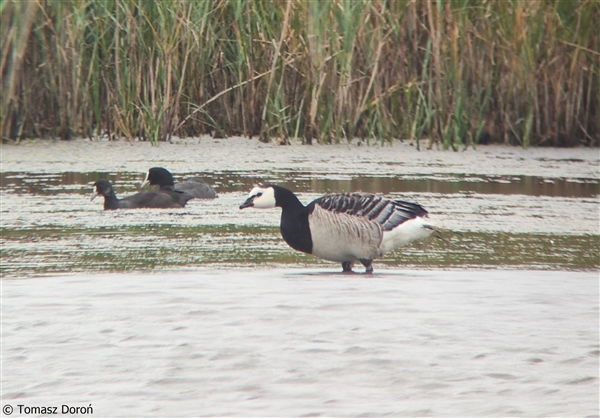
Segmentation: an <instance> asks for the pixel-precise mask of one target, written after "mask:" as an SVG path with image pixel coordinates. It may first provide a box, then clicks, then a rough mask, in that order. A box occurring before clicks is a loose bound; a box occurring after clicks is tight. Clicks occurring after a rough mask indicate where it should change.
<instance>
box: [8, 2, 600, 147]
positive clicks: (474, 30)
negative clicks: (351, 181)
mask: <svg viewBox="0 0 600 418" xmlns="http://www.w3.org/2000/svg"><path fill="white" fill-rule="evenodd" d="M0 14H1V16H0V36H1V39H0V42H1V46H2V47H1V48H0V71H1V72H2V75H3V76H2V95H1V97H0V135H1V136H2V138H11V139H17V140H18V139H20V138H21V137H23V136H40V137H46V136H54V137H60V138H69V137H71V136H87V137H90V138H92V139H93V138H98V137H100V136H102V135H109V136H111V137H118V138H126V139H128V140H130V141H132V140H134V139H136V138H141V139H145V140H148V141H152V142H153V143H157V142H159V141H164V140H168V139H169V138H170V137H171V136H172V135H177V136H190V135H199V134H205V133H212V134H213V135H215V136H220V137H223V136H229V135H247V136H258V137H259V138H260V139H261V140H263V141H271V140H277V141H279V142H281V143H285V142H287V141H288V140H289V139H290V138H300V139H301V140H302V141H303V142H305V143H311V142H312V141H315V140H316V141H318V142H321V143H337V142H341V141H351V140H353V139H354V138H360V139H361V140H364V141H366V142H369V143H370V142H375V143H386V142H392V141H394V140H396V139H401V140H410V141H414V143H415V145H416V146H418V147H420V146H421V145H422V144H423V143H426V146H427V147H428V148H430V147H434V146H435V147H443V148H445V149H454V150H459V149H463V148H465V147H469V146H476V145H477V144H478V143H479V142H480V141H481V142H482V141H485V142H495V143H503V144H518V145H521V146H523V147H528V146H531V145H562V146H572V145H581V144H583V145H599V144H600V139H599V137H600V65H599V62H600V52H599V51H600V40H599V39H600V36H599V35H598V30H597V28H598V27H600V5H599V3H598V2H596V1H594V0H579V1H572V0H532V1H516V0H515V1H491V0H484V1H480V0H445V1H444V0H433V1H420V2H408V1H387V0H321V1H307V0H277V1H266V0H256V1H243V0H203V1H182V0H173V1H168V2H151V1H145V0H128V1H124V0H46V1H38V2H23V1H18V0H0ZM423 141H425V142H423Z"/></svg>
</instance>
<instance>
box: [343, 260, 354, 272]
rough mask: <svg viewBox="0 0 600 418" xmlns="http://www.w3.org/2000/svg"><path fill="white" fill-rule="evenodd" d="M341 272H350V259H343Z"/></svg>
mask: <svg viewBox="0 0 600 418" xmlns="http://www.w3.org/2000/svg"><path fill="white" fill-rule="evenodd" d="M342 269H343V270H342V273H352V262H351V261H344V262H343V263H342Z"/></svg>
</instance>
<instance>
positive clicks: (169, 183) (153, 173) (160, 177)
mask: <svg viewBox="0 0 600 418" xmlns="http://www.w3.org/2000/svg"><path fill="white" fill-rule="evenodd" d="M149 184H150V185H155V184H158V185H159V186H160V187H173V186H175V180H174V179H173V175H172V174H171V172H169V170H167V169H166V168H163V167H152V168H151V169H150V170H148V173H147V174H146V178H145V179H144V181H143V182H142V185H141V187H142V188H144V187H146V186H147V185H149Z"/></svg>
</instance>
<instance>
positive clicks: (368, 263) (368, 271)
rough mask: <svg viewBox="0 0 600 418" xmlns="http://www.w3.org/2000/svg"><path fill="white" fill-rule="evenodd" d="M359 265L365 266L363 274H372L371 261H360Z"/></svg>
mask: <svg viewBox="0 0 600 418" xmlns="http://www.w3.org/2000/svg"><path fill="white" fill-rule="evenodd" d="M360 263H361V264H362V265H363V266H365V274H373V260H360Z"/></svg>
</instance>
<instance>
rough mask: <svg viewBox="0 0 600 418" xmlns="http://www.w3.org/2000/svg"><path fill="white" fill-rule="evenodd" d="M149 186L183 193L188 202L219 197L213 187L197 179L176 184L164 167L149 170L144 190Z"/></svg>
mask: <svg viewBox="0 0 600 418" xmlns="http://www.w3.org/2000/svg"><path fill="white" fill-rule="evenodd" d="M149 184H150V185H155V184H157V185H158V186H159V189H158V190H159V191H166V192H178V193H183V194H184V195H185V197H186V198H188V200H190V199H214V198H216V197H217V193H216V192H215V191H214V189H213V188H212V187H210V186H209V185H208V184H206V183H205V182H203V181H202V180H200V179H199V178H196V177H193V178H190V179H187V180H186V181H184V182H182V183H177V184H175V180H174V179H173V175H172V174H171V173H170V172H169V170H167V169H165V168H162V167H152V168H151V169H150V170H148V173H147V174H146V178H145V179H144V181H143V182H142V185H141V187H142V188H144V187H146V186H147V185H149Z"/></svg>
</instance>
